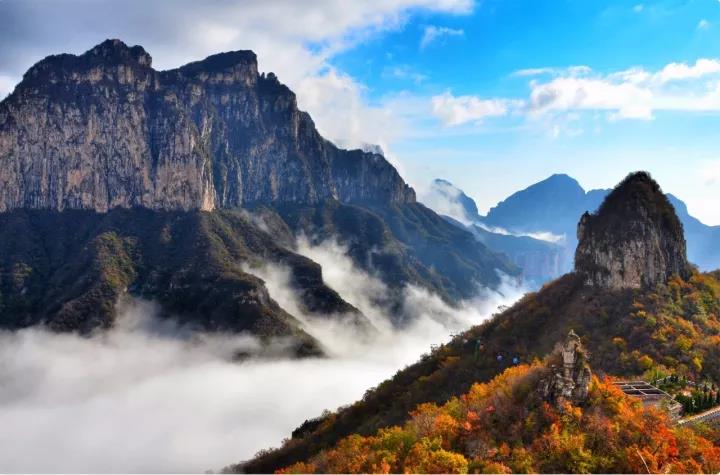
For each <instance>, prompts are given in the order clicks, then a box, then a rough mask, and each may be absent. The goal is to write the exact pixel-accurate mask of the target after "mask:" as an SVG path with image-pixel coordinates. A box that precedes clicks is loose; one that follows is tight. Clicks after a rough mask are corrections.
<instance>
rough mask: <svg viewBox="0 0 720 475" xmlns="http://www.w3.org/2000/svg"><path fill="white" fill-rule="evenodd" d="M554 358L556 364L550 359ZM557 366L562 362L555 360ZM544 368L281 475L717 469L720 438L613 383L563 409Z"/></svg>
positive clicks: (517, 374) (594, 384)
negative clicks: (545, 391)
mask: <svg viewBox="0 0 720 475" xmlns="http://www.w3.org/2000/svg"><path fill="white" fill-rule="evenodd" d="M556 359H558V360H559V358H556ZM558 363H560V362H559V361H558ZM550 374H551V369H550V368H549V367H548V364H547V363H544V364H541V363H534V364H532V365H522V366H517V367H513V368H508V369H506V370H505V371H504V372H503V373H502V374H500V375H499V376H497V377H495V378H494V379H493V380H492V381H490V382H489V383H477V384H474V385H473V386H472V387H471V388H470V390H469V391H468V392H467V393H465V394H462V395H460V396H459V397H453V398H452V399H450V400H449V401H447V402H446V403H445V404H443V405H441V406H438V405H436V404H432V403H426V404H421V405H419V406H417V407H416V408H415V409H414V410H413V411H412V412H411V413H410V414H409V419H408V420H407V422H405V424H404V425H402V426H400V427H398V426H393V427H388V428H384V429H380V430H379V431H378V432H376V433H375V434H373V435H370V436H360V435H353V436H350V437H347V438H345V439H342V440H341V441H340V442H338V443H337V444H336V445H335V446H334V447H332V448H331V449H326V450H323V451H322V452H320V453H319V454H317V455H315V456H313V457H311V458H310V459H308V460H307V461H306V462H298V463H295V464H293V465H290V466H289V467H286V468H284V469H282V470H281V471H280V473H646V472H647V471H649V472H651V473H663V472H669V473H696V472H704V473H710V472H717V471H718V470H720V447H718V446H717V445H715V443H714V442H715V441H716V440H717V437H718V436H720V433H715V432H713V433H711V434H706V436H707V437H711V440H708V439H707V438H705V437H703V436H702V435H698V434H697V433H695V432H694V431H692V430H690V429H687V428H685V429H683V428H679V427H677V426H674V425H673V424H672V423H671V421H669V420H668V417H667V415H666V414H665V413H663V412H661V411H660V410H657V409H645V408H643V406H642V404H641V403H640V402H639V401H638V400H633V399H631V398H629V397H627V396H625V395H624V394H623V393H622V392H621V391H620V390H619V389H617V388H616V387H614V386H613V385H612V384H611V382H610V381H609V380H601V379H598V378H597V377H594V378H593V379H592V380H591V382H590V385H589V387H588V396H587V398H586V400H584V401H582V402H580V403H576V404H574V403H570V402H566V403H564V404H563V405H561V406H560V407H557V406H555V405H553V404H550V403H548V402H547V401H546V400H544V399H543V397H542V393H541V391H540V390H539V389H540V387H541V386H542V383H543V381H544V380H547V379H548V377H549V376H550Z"/></svg>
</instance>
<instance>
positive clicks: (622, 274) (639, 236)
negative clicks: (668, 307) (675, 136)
mask: <svg viewBox="0 0 720 475" xmlns="http://www.w3.org/2000/svg"><path fill="white" fill-rule="evenodd" d="M575 269H576V272H577V273H579V274H580V275H581V276H582V277H583V279H584V280H585V283H586V284H588V285H594V286H599V287H605V288H611V289H622V288H641V287H652V286H654V285H656V284H658V283H661V282H665V281H667V279H668V278H670V277H671V276H673V275H679V276H682V277H687V276H688V275H689V272H690V267H689V264H688V261H687V253H686V245H685V238H684V236H683V226H682V224H681V223H680V220H679V219H678V217H677V215H676V214H675V210H674V208H673V206H672V205H671V204H670V202H669V201H668V199H667V197H666V196H665V195H664V194H663V193H662V191H661V190H660V186H659V185H658V184H657V183H656V182H655V181H654V180H653V179H652V178H651V177H650V175H649V174H648V173H646V172H638V173H634V174H630V175H629V176H628V177H627V178H625V179H624V180H623V181H622V182H621V183H620V184H619V185H618V186H617V187H616V188H615V189H614V190H613V191H612V192H611V193H610V194H609V195H608V196H607V198H606V199H605V201H604V202H603V204H602V205H601V206H600V209H599V210H598V212H597V213H596V214H589V213H585V214H584V215H583V216H582V217H581V218H580V223H579V224H578V247H577V251H576V254H575Z"/></svg>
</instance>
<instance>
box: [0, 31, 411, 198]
mask: <svg viewBox="0 0 720 475" xmlns="http://www.w3.org/2000/svg"><path fill="white" fill-rule="evenodd" d="M331 198H332V199H338V200H340V201H346V202H353V201H374V202H382V203H391V202H392V203H407V202H414V201H415V193H414V191H413V190H412V189H411V188H410V187H409V186H408V185H406V184H405V183H404V181H403V180H402V178H401V177H400V176H399V174H398V173H397V171H396V170H395V169H394V168H393V167H392V165H390V164H389V163H388V162H387V161H386V160H385V159H384V158H383V157H382V156H381V155H378V154H374V153H365V152H362V151H360V150H354V151H346V150H341V149H338V148H337V147H335V146H334V145H333V144H332V143H330V142H328V141H326V140H324V139H323V138H322V137H321V136H320V134H319V133H318V132H317V130H316V129H315V126H314V124H313V122H312V119H311V118H310V117H309V115H308V114H306V113H304V112H301V111H299V110H298V108H297V103H296V99H295V95H294V94H293V93H292V92H291V91H290V90H289V89H288V88H287V87H285V86H284V85H282V84H280V82H278V80H277V78H276V77H275V76H274V75H273V74H272V73H270V74H268V75H267V76H265V75H259V74H258V71H257V60H256V57H255V54H254V53H252V52H250V51H236V52H230V53H221V54H218V55H214V56H210V57H208V58H206V59H205V60H203V61H199V62H196V63H191V64H188V65H185V66H183V67H181V68H178V69H175V70H170V71H162V72H160V71H156V70H154V69H152V67H151V58H150V56H149V55H148V54H147V53H146V52H145V51H144V50H143V49H142V48H141V47H139V46H135V47H128V46H126V45H125V44H123V43H122V42H120V41H118V40H107V41H105V42H104V43H102V44H100V45H98V46H96V47H94V48H93V49H91V50H89V51H88V52H86V53H84V54H82V55H80V56H74V55H68V54H63V55H57V56H50V57H48V58H46V59H44V60H42V61H40V62H39V63H37V64H36V65H35V66H33V67H32V68H31V69H30V70H29V71H28V72H27V73H26V74H25V76H24V78H23V81H22V82H21V83H20V84H19V85H18V87H17V88H16V89H15V91H14V92H13V93H12V94H11V95H10V96H9V97H8V98H6V99H5V100H4V101H3V102H2V103H0V211H7V210H11V209H15V208H36V209H38V208H42V209H54V210H62V209H89V210H95V211H100V212H105V211H107V210H109V209H111V208H114V207H133V206H142V207H146V208H151V209H162V210H192V209H202V210H212V209H216V208H225V207H235V206H240V205H243V204H247V203H253V202H264V203H272V202H295V203H305V204H315V203H318V202H320V201H322V200H324V199H331Z"/></svg>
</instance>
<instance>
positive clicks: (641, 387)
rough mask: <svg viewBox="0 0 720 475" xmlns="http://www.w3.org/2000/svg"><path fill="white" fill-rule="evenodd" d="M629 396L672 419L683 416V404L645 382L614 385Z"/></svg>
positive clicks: (623, 382)
mask: <svg viewBox="0 0 720 475" xmlns="http://www.w3.org/2000/svg"><path fill="white" fill-rule="evenodd" d="M613 385H614V386H616V387H618V388H619V389H620V390H621V391H622V392H624V393H625V394H627V395H628V396H634V397H637V398H639V399H640V400H641V401H642V403H643V405H644V406H646V407H656V408H659V409H662V410H664V411H666V412H667V413H668V415H669V416H670V419H672V420H674V421H675V420H678V419H680V416H681V415H682V409H683V407H682V404H680V403H679V402H677V401H676V400H675V399H674V398H673V397H672V396H671V395H670V394H668V393H666V392H665V391H663V390H662V389H660V388H657V387H655V386H653V385H652V384H650V383H647V382H645V381H616V382H614V383H613Z"/></svg>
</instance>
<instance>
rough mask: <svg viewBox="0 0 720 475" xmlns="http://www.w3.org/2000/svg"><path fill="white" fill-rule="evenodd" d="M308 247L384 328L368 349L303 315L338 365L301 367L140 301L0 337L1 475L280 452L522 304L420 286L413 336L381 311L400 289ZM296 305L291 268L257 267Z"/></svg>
mask: <svg viewBox="0 0 720 475" xmlns="http://www.w3.org/2000/svg"><path fill="white" fill-rule="evenodd" d="M298 250H299V251H300V252H302V253H304V254H306V255H308V256H310V257H312V258H313V259H315V260H317V261H318V262H319V263H321V264H322V266H323V274H324V277H325V280H326V281H327V282H328V283H329V285H330V286H331V287H333V288H334V289H336V290H337V291H338V292H339V293H340V294H341V295H342V296H343V297H344V298H345V299H346V300H347V301H349V302H350V303H352V304H353V305H355V306H356V307H357V308H360V309H361V310H363V312H365V314H366V315H367V316H368V317H369V318H371V319H372V321H373V323H374V324H375V326H376V328H378V329H379V330H380V332H379V335H378V336H377V338H376V339H374V340H371V341H365V340H360V339H358V338H357V336H356V335H355V334H354V332H353V330H352V328H348V327H346V326H343V325H336V324H330V323H328V322H327V321H323V320H322V319H320V318H313V317H312V315H304V314H303V313H302V312H301V311H299V310H298V309H297V308H295V310H296V311H297V312H298V313H297V315H298V316H299V317H300V318H301V319H303V321H304V322H305V324H306V328H307V329H308V331H310V332H311V333H313V334H314V335H315V336H316V337H317V338H319V339H320V340H321V341H322V342H323V344H324V345H325V346H326V348H328V351H329V353H330V355H331V357H330V358H323V359H308V360H289V359H287V358H281V357H278V356H277V355H278V354H281V352H282V348H283V341H281V340H280V341H276V342H274V345H273V347H274V348H276V349H277V351H278V352H279V353H276V354H275V356H273V354H271V355H269V356H268V357H265V358H250V359H246V360H243V361H236V360H235V359H234V355H236V354H237V352H238V351H247V352H253V351H258V350H259V348H260V346H259V344H258V342H257V341H256V340H255V339H254V338H252V337H249V336H246V335H245V336H244V335H206V334H197V333H193V332H190V331H188V330H187V329H185V328H183V327H179V326H177V325H175V324H174V323H172V322H169V321H165V320H159V319H158V318H157V317H155V307H154V306H153V304H152V303H148V302H143V301H135V300H131V301H129V302H126V303H125V304H123V306H122V307H121V309H120V310H121V315H120V318H119V321H118V325H117V326H116V327H115V328H114V329H113V330H110V331H109V332H105V333H100V334H97V335H94V336H92V337H90V338H82V337H79V336H77V335H70V334H54V333H50V332H47V331H45V330H42V329H38V328H34V329H26V330H21V331H18V332H0V361H2V364H0V380H1V381H2V382H3V385H2V386H3V390H2V391H1V392H0V420H2V424H0V447H2V449H1V450H0V470H1V471H3V472H81V473H87V472H97V473H103V472H114V473H118V472H146V473H153V472H175V473H179V472H202V471H205V470H208V469H219V468H220V467H222V466H225V465H227V464H229V463H234V462H237V461H240V460H243V459H247V458H249V457H251V456H252V455H253V454H254V453H255V452H257V451H258V450H260V449H264V448H267V447H270V446H277V445H279V444H280V443H281V441H282V439H283V438H285V437H288V436H289V434H290V432H291V431H292V430H293V429H294V428H295V427H297V426H298V425H299V424H301V423H302V422H303V421H304V420H305V419H308V418H312V417H315V416H318V415H319V414H320V413H321V412H322V411H323V410H324V409H335V408H336V407H338V406H340V405H344V404H349V403H351V402H353V401H355V400H357V399H359V398H361V397H362V395H363V394H364V392H365V391H366V390H367V389H368V388H370V387H372V386H374V385H377V384H378V383H380V382H381V381H383V380H384V379H386V378H388V377H390V376H392V375H393V374H394V373H395V372H396V371H397V370H398V369H400V368H402V367H404V366H405V365H407V364H410V363H412V362H414V361H416V360H417V359H418V358H419V357H420V356H421V355H422V354H423V353H426V352H427V351H429V349H430V345H431V344H434V343H435V344H437V343H441V342H443V341H446V340H447V339H448V338H449V335H450V334H451V333H453V332H457V331H460V330H462V329H465V328H467V327H469V326H470V325H473V324H477V323H480V322H482V321H483V320H484V319H485V318H487V316H488V315H489V314H491V313H492V312H494V311H496V309H497V308H498V306H499V305H503V304H508V303H511V302H512V301H514V300H515V299H517V298H518V297H519V296H520V293H521V289H518V288H516V287H514V286H513V285H512V284H511V283H510V281H507V282H506V283H505V284H504V285H503V286H502V287H501V288H500V289H499V291H498V292H489V291H483V290H482V289H479V291H478V296H477V298H476V299H474V300H472V301H468V302H462V303H461V304H460V306H459V308H449V307H448V306H446V305H445V304H444V303H443V302H442V301H441V300H440V299H439V298H437V296H434V295H432V294H429V293H428V292H426V291H424V290H422V289H419V288H413V287H409V288H407V289H405V290H404V292H403V301H402V311H401V312H402V314H404V315H412V316H413V318H412V319H411V321H408V322H406V325H404V326H403V328H402V329H397V328H396V326H394V325H392V324H390V322H389V321H390V319H391V316H392V315H390V313H389V310H387V309H386V308H383V306H382V305H381V304H378V302H381V301H382V300H383V298H384V296H385V295H386V293H387V292H389V290H388V289H387V288H386V287H385V286H384V285H383V284H382V282H380V281H379V280H377V279H375V278H374V277H373V276H372V275H368V274H367V273H365V272H363V271H361V270H359V269H357V268H355V267H354V266H353V264H352V261H351V260H350V259H349V258H348V257H347V255H346V252H347V249H345V248H344V247H343V246H341V245H339V244H337V243H335V242H333V241H330V242H327V243H324V244H322V245H317V246H313V245H311V244H310V243H309V242H308V241H307V240H301V241H300V242H299V243H298ZM253 272H257V274H258V275H260V276H262V277H263V278H264V279H265V280H266V282H267V286H268V288H269V290H270V294H271V296H272V297H273V298H275V299H276V300H277V301H278V302H279V303H280V304H281V305H283V306H285V307H286V308H294V307H293V306H295V305H296V303H297V302H296V298H297V297H296V296H295V295H294V293H293V291H292V290H291V289H290V288H289V286H288V283H287V282H288V281H287V270H286V269H283V268H281V267H272V266H271V267H266V268H261V269H254V270H253Z"/></svg>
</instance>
